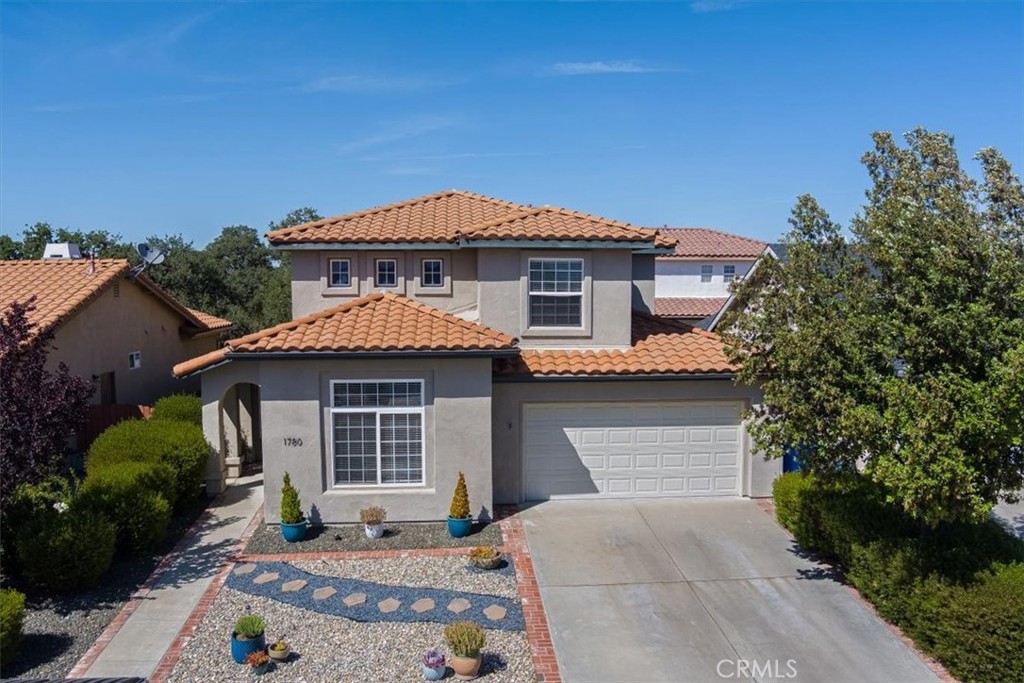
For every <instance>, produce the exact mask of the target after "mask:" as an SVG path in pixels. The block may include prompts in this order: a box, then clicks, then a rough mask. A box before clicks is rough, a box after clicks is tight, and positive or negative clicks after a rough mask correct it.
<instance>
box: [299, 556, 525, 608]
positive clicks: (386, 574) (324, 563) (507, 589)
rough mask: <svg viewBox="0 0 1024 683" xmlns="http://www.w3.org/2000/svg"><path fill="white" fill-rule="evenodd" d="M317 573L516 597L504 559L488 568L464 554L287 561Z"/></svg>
mask: <svg viewBox="0 0 1024 683" xmlns="http://www.w3.org/2000/svg"><path fill="white" fill-rule="evenodd" d="M289 564H291V565H292V566H295V567H298V568H299V569H301V570H302V571H304V572H309V573H310V574H316V575H318V576H336V577H341V578H346V579H360V580H362V581H375V582H377V583H384V584H390V585H401V586H419V587H423V588H441V589H445V590H450V591H466V592H469V593H488V594H490V595H500V596H502V597H505V598H515V597H516V596H517V595H518V592H517V591H516V580H515V570H514V569H513V567H512V565H511V563H509V562H506V563H505V564H506V566H505V567H504V568H502V569H492V570H490V571H487V570H483V569H477V568H476V567H474V566H473V565H467V563H466V558H465V557H459V556H453V557H422V556H420V557H393V558H391V557H389V558H385V559H377V560H297V561H292V562H289Z"/></svg>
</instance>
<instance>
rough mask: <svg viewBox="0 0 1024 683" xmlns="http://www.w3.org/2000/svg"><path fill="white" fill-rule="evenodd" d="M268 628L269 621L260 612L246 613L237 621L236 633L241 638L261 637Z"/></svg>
mask: <svg viewBox="0 0 1024 683" xmlns="http://www.w3.org/2000/svg"><path fill="white" fill-rule="evenodd" d="M266 629H267V622H265V621H263V617H261V616H259V615H258V614H246V615H245V616H241V617H239V618H238V621H236V622H235V634H236V635H237V636H239V637H241V638H246V639H250V640H251V639H253V638H259V637H260V636H262V635H263V632H264V631H266Z"/></svg>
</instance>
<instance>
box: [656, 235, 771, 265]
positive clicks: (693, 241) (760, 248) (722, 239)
mask: <svg viewBox="0 0 1024 683" xmlns="http://www.w3.org/2000/svg"><path fill="white" fill-rule="evenodd" d="M659 232H660V233H661V234H662V235H665V236H666V237H671V238H673V239H675V240H676V248H675V252H674V253H673V254H670V255H667V256H666V255H663V256H661V258H750V259H753V258H757V257H758V256H760V255H761V253H762V252H764V248H765V247H766V246H767V243H766V242H762V241H760V240H755V239H752V238H750V237H741V236H740V235H730V234H729V233H727V232H720V231H718V230H710V229H708V228H661V229H660V231H659Z"/></svg>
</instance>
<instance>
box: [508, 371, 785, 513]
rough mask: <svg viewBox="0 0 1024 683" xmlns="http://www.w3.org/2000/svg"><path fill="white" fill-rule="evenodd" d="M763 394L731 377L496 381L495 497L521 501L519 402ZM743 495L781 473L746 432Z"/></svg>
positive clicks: (749, 400) (747, 400)
mask: <svg viewBox="0 0 1024 683" xmlns="http://www.w3.org/2000/svg"><path fill="white" fill-rule="evenodd" d="M760 398H761V394H760V392H759V391H758V390H756V389H752V388H749V387H743V386H737V385H735V384H734V383H733V382H732V381H731V380H724V379H722V380H674V381H673V380H656V381H650V380H648V381H643V380H637V381H609V382H601V381H585V382H572V381H561V380H552V381H537V382H496V383H495V384H494V398H493V408H494V434H493V436H494V441H493V452H494V501H495V502H496V503H499V504H501V503H519V502H522V490H523V489H522V455H521V437H522V415H523V404H524V403H530V402H552V401H566V402H578V401H630V402H642V401H675V400H687V399H691V400H704V401H709V400H730V401H741V402H743V404H744V406H745V407H747V408H749V407H750V406H751V405H754V404H756V403H757V402H758V401H759V400H760ZM743 439H744V445H743V455H744V465H743V473H742V475H741V476H742V479H743V482H742V492H743V495H746V496H752V497H761V496H768V495H771V483H772V481H774V479H775V477H776V476H778V475H779V474H781V472H782V462H781V461H780V460H772V461H770V462H765V461H764V458H763V456H762V454H760V453H755V452H752V446H751V443H750V437H749V435H747V434H746V433H745V432H744V436H743Z"/></svg>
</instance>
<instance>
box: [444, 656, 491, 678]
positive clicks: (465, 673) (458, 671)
mask: <svg viewBox="0 0 1024 683" xmlns="http://www.w3.org/2000/svg"><path fill="white" fill-rule="evenodd" d="M483 661H484V658H483V655H479V654H478V655H477V656H476V657H455V656H452V657H451V661H449V662H448V664H450V665H451V667H452V670H453V671H454V672H455V677H456V678H457V679H459V680H460V681H468V680H471V679H474V678H476V675H477V674H478V673H480V665H481V664H482V663H483Z"/></svg>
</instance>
